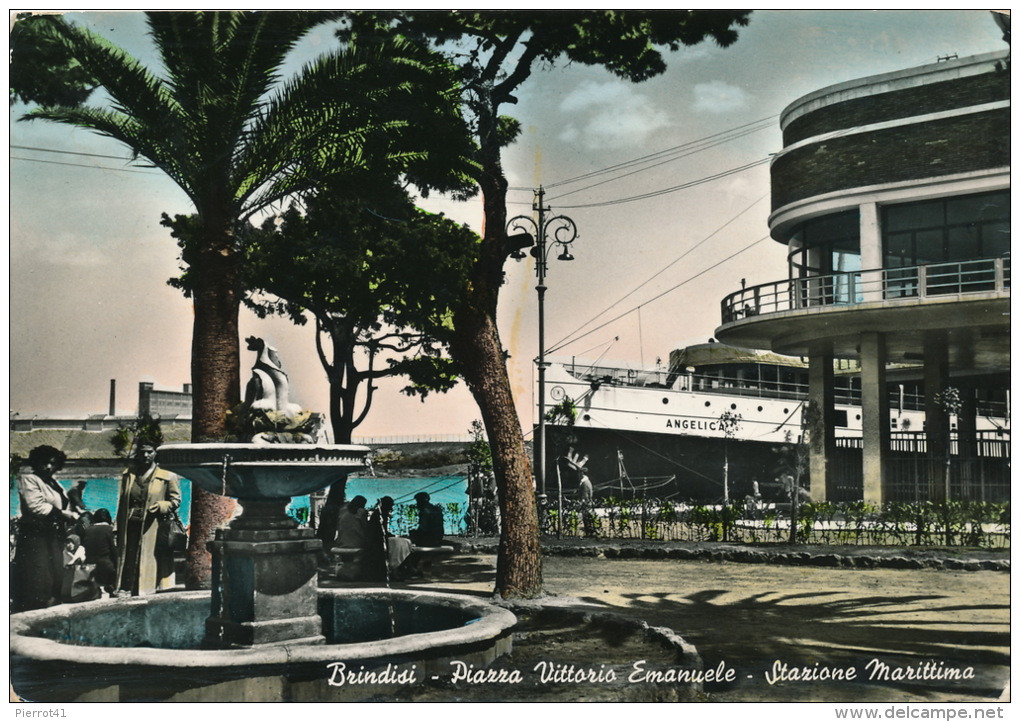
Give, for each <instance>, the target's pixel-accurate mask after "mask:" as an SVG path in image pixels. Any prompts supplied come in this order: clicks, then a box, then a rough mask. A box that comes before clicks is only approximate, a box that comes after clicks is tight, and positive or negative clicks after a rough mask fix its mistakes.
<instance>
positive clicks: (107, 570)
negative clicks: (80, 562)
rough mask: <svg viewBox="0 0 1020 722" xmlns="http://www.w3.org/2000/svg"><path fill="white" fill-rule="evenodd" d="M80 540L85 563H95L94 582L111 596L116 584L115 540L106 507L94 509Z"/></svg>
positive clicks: (111, 521) (111, 522)
mask: <svg viewBox="0 0 1020 722" xmlns="http://www.w3.org/2000/svg"><path fill="white" fill-rule="evenodd" d="M81 541H82V546H83V547H84V548H85V563H86V564H95V565H96V572H95V580H96V584H98V585H99V588H100V589H101V590H102V591H103V592H104V594H105V595H106V596H113V590H114V587H115V586H116V585H117V542H116V541H115V539H114V534H113V520H112V518H111V516H110V512H109V510H108V509H96V511H95V513H94V514H93V515H92V525H91V526H90V527H88V528H87V529H86V530H85V531H84V532H83V533H82V536H81Z"/></svg>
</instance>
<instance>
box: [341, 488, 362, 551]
mask: <svg viewBox="0 0 1020 722" xmlns="http://www.w3.org/2000/svg"><path fill="white" fill-rule="evenodd" d="M367 503H368V499H366V498H365V497H363V496H361V495H360V494H359V495H358V496H356V497H354V498H353V499H351V500H350V501H349V502H348V503H347V506H345V507H344V508H343V509H341V510H340V514H339V515H338V516H337V520H336V543H335V544H334V546H338V547H341V548H344V549H364V548H365V546H366V545H367V544H368V512H367V511H365V505H366V504H367Z"/></svg>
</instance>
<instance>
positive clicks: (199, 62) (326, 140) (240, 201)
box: [22, 12, 464, 587]
mask: <svg viewBox="0 0 1020 722" xmlns="http://www.w3.org/2000/svg"><path fill="white" fill-rule="evenodd" d="M335 17H336V16H334V15H327V14H323V13H309V12H272V13H260V12H153V13H148V27H149V35H150V36H151V39H152V42H153V44H154V46H155V49H156V51H157V53H158V56H159V58H160V60H161V68H160V72H158V73H155V72H153V71H151V70H150V69H148V68H146V67H145V66H144V65H143V64H142V63H141V62H139V61H138V60H137V59H135V58H132V57H131V56H129V55H128V54H127V53H125V52H124V51H123V50H121V49H120V48H118V47H116V46H114V45H113V44H111V43H110V42H109V41H107V40H105V39H104V38H102V37H101V36H99V35H97V34H95V33H93V32H91V31H89V30H88V29H86V28H82V27H78V26H76V25H73V24H71V23H68V22H65V21H63V20H61V19H59V18H58V17H56V16H51V17H50V19H49V22H50V23H52V26H53V27H52V29H53V30H54V31H55V34H56V36H57V37H58V38H59V40H60V42H61V43H62V44H63V45H64V46H65V47H66V49H67V51H68V52H69V54H70V55H71V57H72V58H73V59H74V60H75V61H77V63H78V64H80V66H81V67H82V68H83V69H84V70H85V71H86V72H87V73H88V74H90V75H91V76H92V77H93V78H95V80H96V81H97V83H98V85H99V86H100V87H101V88H102V89H103V90H104V91H105V93H106V96H107V97H108V103H107V104H105V105H103V106H81V107H70V106H46V107H40V108H36V109H34V110H31V111H30V112H28V113H26V115H25V116H24V117H23V118H22V119H23V120H34V119H42V120H50V121H55V122H58V123H65V124H69V125H74V126H78V127H82V128H87V129H89V130H92V131H95V132H96V133H99V134H101V135H105V136H108V137H110V138H113V139H115V140H118V141H120V142H121V143H123V144H124V145H126V146H127V147H128V148H130V149H131V151H132V153H133V154H134V157H135V159H136V160H139V159H140V160H141V161H142V162H146V163H147V164H151V166H154V167H156V168H159V169H161V170H162V171H163V172H165V173H166V174H167V175H168V176H170V178H171V179H173V181H174V182H175V183H177V185H179V186H180V187H181V189H183V190H184V192H185V193H186V194H187V195H188V197H189V199H190V200H191V202H192V203H193V204H194V206H195V210H196V212H197V217H198V222H199V233H198V239H197V242H196V243H195V244H193V245H192V246H191V247H189V248H186V249H185V252H184V260H185V261H186V262H187V263H188V264H189V266H190V269H189V288H190V293H191V296H192V298H193V302H194V327H193V336H192V351H191V373H192V385H193V389H194V416H193V421H192V440H193V441H207V440H212V439H217V438H222V437H223V436H224V435H225V419H226V412H227V411H228V410H229V409H230V408H232V407H233V406H234V405H236V404H237V403H238V401H239V395H240V369H239V344H238V325H237V324H238V308H239V304H240V301H241V297H242V294H243V293H244V288H243V283H242V280H243V275H242V268H241V259H242V253H241V252H240V249H239V247H238V235H237V234H236V230H237V229H238V227H239V226H240V225H241V224H242V223H246V222H247V221H248V220H249V219H250V218H251V217H252V216H253V215H255V214H258V213H260V212H262V211H265V210H266V209H267V208H269V207H270V206H272V205H273V204H276V203H278V202H280V201H282V200H283V199H285V198H289V197H293V196H295V195H298V194H301V193H303V192H306V191H308V190H310V189H312V188H314V187H316V186H317V185H318V184H319V183H321V182H322V181H324V180H326V179H328V178H330V177H335V176H337V175H343V174H345V173H349V172H351V171H353V170H364V169H366V168H371V170H372V171H373V172H375V171H379V172H383V173H386V174H390V175H392V174H394V173H399V172H402V173H404V174H405V176H407V177H408V179H409V180H410V181H411V182H413V183H415V184H416V185H418V186H419V188H422V189H423V190H427V188H428V187H433V188H438V189H441V190H451V189H454V188H458V187H460V186H459V178H458V177H457V174H456V173H455V172H453V171H452V168H453V167H454V164H451V163H449V162H446V163H438V164H437V163H436V159H435V157H434V155H430V154H428V153H425V152H424V151H423V150H422V149H423V148H429V147H431V148H436V147H439V148H443V149H444V152H448V150H449V148H454V149H459V148H461V147H462V144H463V142H464V141H461V142H459V143H458V142H457V139H458V138H463V137H464V134H463V133H462V132H461V131H460V129H461V128H462V127H463V126H462V125H461V122H460V114H459V109H458V108H457V106H456V103H455V102H451V100H452V99H453V98H455V97H456V84H455V81H453V80H452V76H451V75H450V74H449V73H448V72H446V66H445V65H443V64H442V63H440V62H439V61H437V60H436V59H435V57H434V56H432V55H430V54H428V53H425V52H423V51H421V50H419V49H416V48H415V47H413V46H411V45H409V44H407V43H406V42H404V41H402V40H401V39H399V38H396V39H392V40H387V41H377V42H375V43H374V44H373V45H371V46H368V47H363V46H359V45H358V44H357V42H356V41H352V42H351V43H349V44H348V45H346V46H343V47H338V48H337V49H336V50H334V51H333V52H330V53H327V54H324V55H323V56H321V57H320V58H318V59H317V60H316V61H314V62H313V63H311V64H309V65H306V66H305V67H304V68H303V69H302V70H301V71H300V72H299V73H297V74H296V75H294V76H293V77H292V78H290V79H289V80H287V81H286V82H284V81H283V79H282V77H281V66H282V64H283V63H284V60H285V58H286V57H287V55H288V53H290V51H291V50H292V49H293V48H294V47H295V45H296V44H297V42H298V41H299V40H300V39H301V38H302V37H303V36H304V35H305V34H306V33H307V32H308V31H309V30H310V29H311V28H312V27H313V26H315V25H318V24H320V23H322V22H324V21H327V20H331V19H335ZM451 143H452V145H450V144H451ZM444 144H445V145H446V147H444ZM446 157H447V158H448V157H449V156H446ZM231 506H232V504H231V503H229V502H228V501H227V500H223V499H220V498H219V497H214V496H212V495H208V494H204V493H203V492H201V491H200V490H196V491H195V495H194V497H193V501H192V537H191V545H190V547H189V550H188V586H189V587H195V586H200V585H202V584H203V583H205V581H206V580H207V579H208V569H209V562H208V555H207V554H206V552H205V541H206V539H207V538H208V536H209V534H211V532H212V530H213V529H214V528H215V526H217V525H218V524H219V523H220V522H222V521H223V519H225V518H226V516H227V514H228V513H229V511H230V507H231Z"/></svg>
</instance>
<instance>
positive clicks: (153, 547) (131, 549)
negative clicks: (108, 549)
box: [117, 440, 181, 596]
mask: <svg viewBox="0 0 1020 722" xmlns="http://www.w3.org/2000/svg"><path fill="white" fill-rule="evenodd" d="M180 505H181V486H180V481H179V478H178V476H177V475H176V474H174V473H171V472H169V471H165V470H163V469H160V468H159V466H157V465H156V444H155V443H154V442H151V441H148V440H141V441H138V442H137V446H136V450H135V456H134V463H133V464H132V466H131V467H130V468H128V469H125V471H124V474H123V475H122V476H121V480H120V493H119V496H118V503H117V547H118V548H119V549H120V550H121V555H120V560H119V563H118V565H117V588H118V589H119V590H120V592H121V593H122V594H131V595H132V596H137V595H139V594H152V593H153V592H155V591H157V590H160V589H169V588H170V587H172V586H173V585H174V558H173V550H171V549H168V548H166V547H164V546H162V545H160V544H159V543H158V538H159V526H160V524H167V523H169V521H170V515H171V513H172V512H174V511H176V510H177V509H178V508H179V507H180Z"/></svg>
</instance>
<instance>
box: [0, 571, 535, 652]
mask: <svg viewBox="0 0 1020 722" xmlns="http://www.w3.org/2000/svg"><path fill="white" fill-rule="evenodd" d="M210 594H211V592H209V591H193V592H175V593H173V594H157V595H151V596H144V597H132V598H130V599H111V600H102V601H93V602H81V603H78V604H62V605H59V606H58V607H48V608H46V609H37V610H33V611H29V612H20V613H18V614H12V615H11V617H10V652H11V654H12V655H19V656H22V657H27V658H30V659H35V660H39V661H46V662H67V663H74V664H105V665H115V666H126V665H138V666H149V667H175V668H186V667H191V668H200V667H218V666H240V665H253V666H254V665H260V666H265V665H279V664H305V663H326V664H328V663H331V662H339V661H357V660H367V659H379V658H386V657H399V656H403V655H411V654H416V653H420V652H421V650H422V649H437V648H444V647H462V646H464V645H471V644H473V643H478V642H487V641H491V640H493V639H495V638H497V637H499V636H501V635H504V634H506V633H508V632H509V630H510V629H511V628H512V627H513V626H514V625H515V624H517V617H516V615H514V614H513V612H511V611H509V610H508V609H504V608H502V607H499V606H496V605H494V604H491V603H489V602H486V601H484V600H481V599H477V598H474V597H467V596H462V595H454V594H448V593H442V592H432V591H421V590H411V589H383V588H361V589H323V588H320V589H319V590H318V594H319V595H320V596H331V597H336V598H341V597H352V598H364V597H366V596H368V597H382V598H384V599H388V598H393V599H394V601H418V600H420V601H428V602H431V603H433V604H436V605H438V606H446V607H457V608H461V609H464V610H467V611H477V612H478V614H479V619H478V620H477V621H474V622H472V623H470V624H464V625H461V626H459V627H453V628H450V629H443V630H438V631H434V632H421V633H416V634H405V635H402V636H399V637H394V638H391V639H381V640H376V641H371V642H354V643H349V644H320V645H307V644H287V643H282V644H275V645H265V646H261V647H253V648H246V649H228V650H222V649H220V650H205V649H159V648H151V647H144V648H138V647H132V648H128V647H97V646H88V645H75V644H66V643H62V642H59V641H57V640H53V639H44V638H42V637H34V636H28V635H27V634H26V633H27V632H28V631H29V630H31V629H32V628H33V627H36V626H38V625H40V624H41V623H42V620H45V619H47V618H49V617H52V616H55V612H56V611H57V610H60V612H62V613H68V612H79V611H80V612H81V613H83V614H84V615H86V616H92V615H97V614H101V613H103V612H104V611H108V610H110V609H113V608H128V607H129V606H134V605H142V604H150V603H154V604H165V603H168V602H171V601H172V600H174V599H181V600H192V599H208V598H209V597H210Z"/></svg>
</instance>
